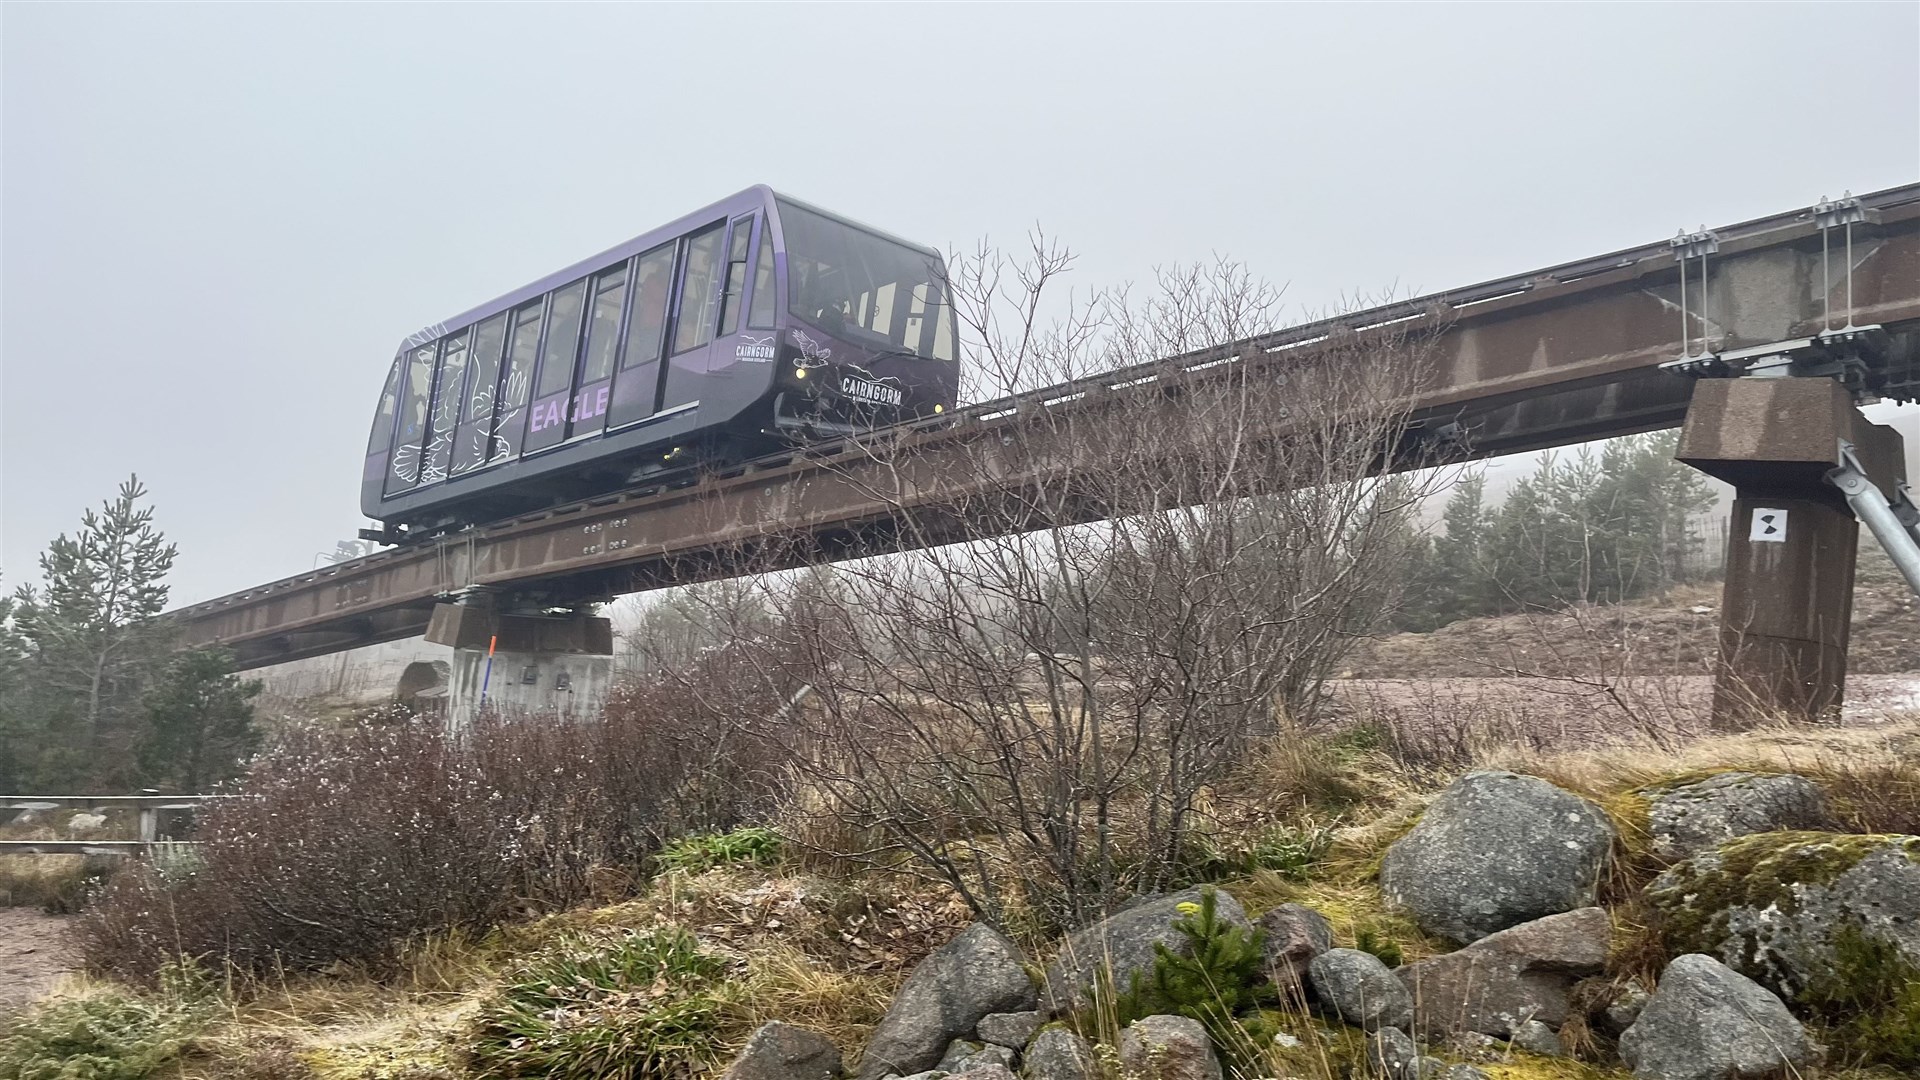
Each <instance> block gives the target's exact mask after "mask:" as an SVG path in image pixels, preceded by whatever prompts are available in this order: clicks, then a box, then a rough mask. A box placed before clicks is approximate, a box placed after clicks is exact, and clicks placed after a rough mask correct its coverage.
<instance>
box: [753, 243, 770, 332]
mask: <svg viewBox="0 0 1920 1080" xmlns="http://www.w3.org/2000/svg"><path fill="white" fill-rule="evenodd" d="M773 311H774V304H773V229H772V228H771V227H770V226H768V225H762V226H761V227H760V254H759V256H758V257H756V258H755V259H754V267H753V302H752V304H751V305H750V306H749V307H748V308H747V325H748V326H752V327H755V328H758V329H761V330H771V329H772V328H773Z"/></svg>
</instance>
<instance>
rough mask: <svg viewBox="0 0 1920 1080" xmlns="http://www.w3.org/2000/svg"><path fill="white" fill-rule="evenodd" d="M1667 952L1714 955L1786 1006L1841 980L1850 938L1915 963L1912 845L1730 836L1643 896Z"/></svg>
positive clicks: (1866, 839) (1838, 837)
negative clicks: (1822, 983) (1816, 985)
mask: <svg viewBox="0 0 1920 1080" xmlns="http://www.w3.org/2000/svg"><path fill="white" fill-rule="evenodd" d="M1645 895H1646V897H1647V899H1648V901H1650V902H1651V903H1652V905H1653V907H1654V910H1655V911H1656V912H1657V913H1658V915H1659V920H1660V926H1661V932H1662V935H1663V936H1664V938H1665V941H1666V944H1667V947H1668V948H1669V949H1671V950H1672V951H1674V952H1676V953H1683V952H1699V953H1706V954H1708V955H1710V956H1717V957H1719V958H1720V959H1721V960H1722V961H1724V962H1725V963H1727V964H1729V965H1731V966H1732V967H1733V968H1734V970H1736V971H1738V972H1740V973H1741V974H1742V975H1745V976H1747V977H1748V978H1751V979H1754V980H1756V981H1758V982H1759V983H1760V984H1761V985H1763V986H1766V987H1768V988H1769V989H1771V990H1773V991H1774V992H1776V993H1778V994H1780V995H1781V996H1782V997H1785V998H1787V999H1789V1000H1794V999H1796V998H1799V997H1801V996H1802V995H1803V994H1804V993H1805V992H1806V991H1807V989H1808V987H1809V985H1810V984H1811V983H1812V982H1813V981H1814V980H1816V979H1820V978H1823V977H1829V978H1831V977H1844V974H1845V973H1844V972H1842V971H1840V970H1839V969H1840V966H1841V965H1840V963H1839V956H1838V953H1839V949H1840V948H1841V946H1842V945H1843V944H1844V943H1845V942H1846V941H1847V940H1848V939H1849V938H1850V937H1851V938H1857V939H1864V940H1868V941H1872V942H1875V943H1877V944H1879V945H1881V946H1891V947H1892V948H1893V949H1895V950H1897V951H1898V952H1899V953H1900V954H1901V955H1903V956H1905V957H1906V959H1907V960H1909V961H1911V962H1914V963H1920V836H1889V835H1880V836H1860V835H1855V834H1850V833H1821V832H1777V833H1760V834H1756V835H1752V836H1742V837H1736V838H1735V839H1732V840H1729V841H1727V842H1726V843H1724V844H1722V845H1720V847H1719V848H1717V849H1715V850H1713V851H1710V852H1706V853H1704V854H1701V855H1696V856H1694V857H1693V858H1691V859H1688V860H1687V861H1685V862H1682V863H1678V864H1676V865H1674V866H1672V867H1670V868H1668V869H1667V871H1666V872H1665V873H1663V874H1661V875H1660V876H1659V877H1658V878H1655V879H1654V881H1653V883H1652V884H1651V885H1649V886H1648V887H1647V889H1646V892H1645Z"/></svg>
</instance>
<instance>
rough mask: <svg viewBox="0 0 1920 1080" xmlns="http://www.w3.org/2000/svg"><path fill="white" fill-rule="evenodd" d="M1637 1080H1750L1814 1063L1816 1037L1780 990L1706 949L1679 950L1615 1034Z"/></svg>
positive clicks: (1624, 1058)
mask: <svg viewBox="0 0 1920 1080" xmlns="http://www.w3.org/2000/svg"><path fill="white" fill-rule="evenodd" d="M1620 1057H1621V1059H1622V1060H1624V1061H1625V1062H1626V1063H1627V1067H1628V1068H1630V1069H1632V1070H1633V1075H1634V1077H1635V1078H1636V1080H1749V1078H1759V1077H1773V1076H1777V1075H1780V1074H1782V1073H1785V1072H1787V1071H1788V1070H1789V1069H1790V1068H1798V1067H1800V1066H1803V1065H1806V1064H1808V1063H1809V1062H1811V1061H1812V1060H1813V1058H1814V1046H1813V1043H1812V1042H1810V1041H1809V1040H1808V1039H1807V1033H1806V1030H1805V1029H1804V1028H1802V1027H1801V1026H1800V1021H1798V1020H1795V1019H1794V1018H1793V1014H1792V1013H1789V1012H1788V1011H1787V1007H1786V1006H1785V1005H1784V1004H1782V1003H1781V1001H1780V999H1779V998H1778V997H1775V996H1774V995H1773V994H1772V993H1769V992H1768V991H1767V989H1766V988H1765V987H1763V986H1761V985H1760V984H1759V983H1756V982H1754V981H1753V980H1752V979H1749V978H1747V977H1746V976H1744V975H1742V974H1740V973H1739V972H1737V971H1734V970H1733V969H1732V968H1729V967H1727V966H1726V965H1725V964H1722V963H1721V962H1720V961H1718V960H1715V959H1714V958H1713V957H1711V956H1703V955H1701V954H1700V953H1688V954H1687V955H1685V956H1680V957H1676V958H1675V959H1674V960H1673V962H1672V963H1670V964H1668V965H1667V970H1666V971H1665V972H1663V973H1661V976H1660V985H1659V987H1658V988H1657V989H1655V990H1654V992H1653V997H1652V998H1650V999H1649V1000H1648V1001H1647V1006H1646V1008H1644V1009H1642V1010H1641V1012H1640V1018H1639V1019H1638V1020H1635V1021H1634V1022H1633V1026H1632V1027H1630V1028H1628V1029H1627V1030H1626V1032H1625V1033H1624V1034H1622V1035H1621V1036H1620Z"/></svg>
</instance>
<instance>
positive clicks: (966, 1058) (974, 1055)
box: [934, 1039, 1019, 1076]
mask: <svg viewBox="0 0 1920 1080" xmlns="http://www.w3.org/2000/svg"><path fill="white" fill-rule="evenodd" d="M1017 1060H1019V1054H1018V1053H1017V1052H1016V1051H1015V1050H1014V1049H1013V1048H1012V1047H1008V1046H992V1045H987V1046H982V1045H981V1044H979V1043H976V1042H967V1041H966V1040H964V1039H955V1040H954V1042H953V1045H952V1046H950V1047H948V1048H947V1053H946V1056H945V1057H943V1058H941V1059H940V1064H938V1065H936V1066H934V1068H936V1069H945V1070H946V1071H948V1072H950V1073H953V1074H954V1075H956V1076H958V1075H959V1074H961V1073H965V1072H969V1071H971V1070H974V1069H984V1068H986V1067H987V1066H989V1065H1001V1066H1004V1067H1006V1068H1009V1069H1011V1068H1013V1063H1014V1062H1015V1061H1017Z"/></svg>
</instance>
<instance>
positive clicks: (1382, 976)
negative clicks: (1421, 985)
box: [1307, 949, 1413, 1031]
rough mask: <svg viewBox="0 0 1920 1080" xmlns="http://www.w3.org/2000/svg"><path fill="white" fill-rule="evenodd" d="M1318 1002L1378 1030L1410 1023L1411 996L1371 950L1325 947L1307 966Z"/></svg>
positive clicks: (1411, 1011)
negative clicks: (1325, 949)
mask: <svg viewBox="0 0 1920 1080" xmlns="http://www.w3.org/2000/svg"><path fill="white" fill-rule="evenodd" d="M1307 978H1308V980H1309V981H1310V982H1311V983H1312V984H1313V992H1314V994H1315V995H1317V996H1318V997H1319V999H1320V1004H1321V1005H1323V1006H1325V1007H1326V1008H1327V1009H1329V1010H1331V1011H1332V1012H1333V1014H1334V1015H1336V1016H1338V1017H1339V1018H1340V1019H1342V1020H1345V1021H1346V1022H1347V1023H1349V1024H1353V1025H1356V1026H1358V1027H1362V1028H1365V1029H1366V1030H1368V1031H1378V1030H1380V1029H1381V1028H1390V1027H1391V1028H1405V1027H1407V1026H1409V1025H1411V1024H1412V1022H1413V995H1412V994H1410V993H1408V992H1407V988H1406V986H1405V985H1404V984H1403V983H1401V981H1400V980H1399V979H1397V978H1395V977H1394V974H1393V971H1392V970H1391V969H1389V968H1388V967H1387V965H1385V964H1383V963H1381V962H1380V958H1379V957H1377V956H1374V955H1373V954H1372V953H1364V952H1361V951H1359V950H1358V949H1328V950H1327V951H1326V952H1323V953H1321V954H1320V955H1319V956H1316V957H1314V958H1313V962H1312V963H1311V964H1309V965H1307Z"/></svg>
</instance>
